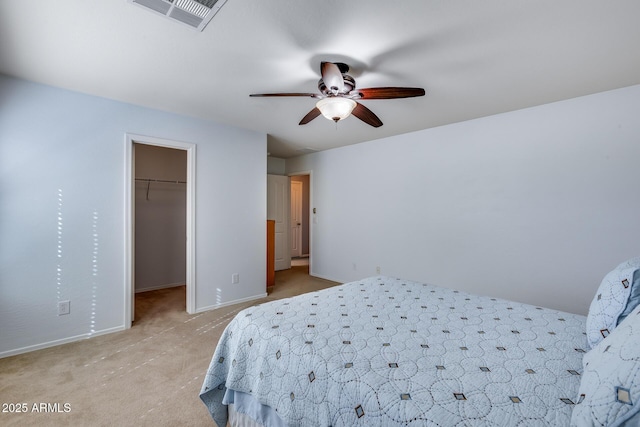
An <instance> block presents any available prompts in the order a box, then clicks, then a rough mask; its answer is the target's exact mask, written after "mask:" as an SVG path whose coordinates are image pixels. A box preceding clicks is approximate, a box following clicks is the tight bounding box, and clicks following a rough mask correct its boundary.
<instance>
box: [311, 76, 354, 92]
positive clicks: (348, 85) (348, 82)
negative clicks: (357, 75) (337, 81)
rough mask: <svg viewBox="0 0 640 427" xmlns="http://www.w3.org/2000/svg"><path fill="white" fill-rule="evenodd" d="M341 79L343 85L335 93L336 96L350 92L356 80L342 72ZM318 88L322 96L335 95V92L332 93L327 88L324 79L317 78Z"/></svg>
mask: <svg viewBox="0 0 640 427" xmlns="http://www.w3.org/2000/svg"><path fill="white" fill-rule="evenodd" d="M342 79H343V80H344V87H343V89H342V90H341V91H340V92H338V94H337V95H338V96H340V95H347V94H348V93H349V92H351V91H352V90H353V89H355V87H356V81H355V79H354V78H353V77H351V76H350V75H348V74H344V73H343V74H342ZM318 90H319V91H320V93H321V94H323V95H324V96H335V94H334V93H333V91H332V90H331V88H328V87H327V85H326V84H325V83H324V80H322V79H320V80H318Z"/></svg>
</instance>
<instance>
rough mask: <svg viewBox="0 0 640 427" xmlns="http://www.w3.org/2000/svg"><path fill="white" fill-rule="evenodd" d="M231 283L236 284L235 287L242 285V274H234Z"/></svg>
mask: <svg viewBox="0 0 640 427" xmlns="http://www.w3.org/2000/svg"><path fill="white" fill-rule="evenodd" d="M231 283H232V284H234V285H235V284H238V283H240V274H238V273H233V274H232V275H231Z"/></svg>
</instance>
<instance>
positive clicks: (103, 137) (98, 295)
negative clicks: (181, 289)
mask: <svg viewBox="0 0 640 427" xmlns="http://www.w3.org/2000/svg"><path fill="white" fill-rule="evenodd" d="M127 133H131V134H137V135H149V136H152V137H156V138H163V139H167V140H175V141H181V142H188V143H192V144H196V147H197V150H196V165H195V171H196V181H197V182H196V189H195V198H196V209H195V212H194V216H195V232H196V241H195V246H196V247H195V266H196V267H195V295H196V301H195V305H196V310H197V311H202V310H207V309H210V308H215V307H218V306H220V305H222V304H229V303H233V302H236V301H242V300H247V299H252V298H255V297H259V296H261V295H264V293H265V280H266V273H265V271H266V236H265V232H264V224H265V219H266V175H267V171H266V161H265V158H266V156H267V153H266V135H264V134H259V133H256V132H252V131H247V130H242V129H237V128H233V127H230V126H223V125H220V124H216V123H213V122H208V121H204V120H199V119H194V118H189V117H184V116H178V115H174V114H169V113H165V112H161V111H157V110H152V109H148V108H142V107H136V106H133V105H129V104H124V103H120V102H115V101H110V100H107V99H103V98H97V97H92V96H87V95H83V94H79V93H75V92H71V91H66V90H62V89H58V88H53V87H49V86H44V85H39V84H35V83H30V82H26V81H23V80H17V79H13V78H10V77H7V76H3V75H0V334H1V336H0V357H2V356H8V355H11V354H16V353H20V352H25V351H29V350H34V349H37V348H42V347H46V346H51V345H56V344H61V343H64V342H69V341H74V340H78V339H82V338H86V337H90V336H93V335H96V334H102V333H107V332H113V331H117V330H121V329H123V328H124V327H125V324H124V322H125V313H124V301H125V298H126V297H127V296H126V295H125V255H124V254H125V194H126V187H125V186H126V185H129V184H128V183H125V176H126V174H125V158H126V147H127V146H126V134H127ZM234 273H239V276H240V283H239V284H237V285H232V284H231V276H232V274H234ZM61 300H70V301H71V313H70V314H69V315H65V316H58V315H57V305H58V301H61Z"/></svg>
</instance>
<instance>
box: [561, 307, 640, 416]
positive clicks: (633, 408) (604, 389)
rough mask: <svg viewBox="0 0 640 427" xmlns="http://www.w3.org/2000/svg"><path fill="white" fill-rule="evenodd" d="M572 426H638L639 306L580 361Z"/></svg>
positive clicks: (639, 379)
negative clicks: (579, 378) (580, 366)
mask: <svg viewBox="0 0 640 427" xmlns="http://www.w3.org/2000/svg"><path fill="white" fill-rule="evenodd" d="M582 365H583V368H584V370H583V372H582V380H581V382H580V390H579V391H578V398H577V400H576V402H577V404H576V405H575V407H574V409H573V413H572V414H571V425H572V426H578V427H585V426H609V427H622V426H625V427H632V426H640V306H638V307H636V309H635V310H633V311H632V312H631V314H629V316H627V318H626V319H625V320H624V321H623V322H622V323H620V325H619V326H618V327H617V328H616V329H615V330H614V331H613V332H612V333H611V335H609V337H608V338H607V339H606V340H604V341H602V342H601V343H600V344H598V345H597V346H596V347H595V348H594V349H593V350H591V351H589V352H588V353H587V354H586V355H585V356H584V358H583V359H582Z"/></svg>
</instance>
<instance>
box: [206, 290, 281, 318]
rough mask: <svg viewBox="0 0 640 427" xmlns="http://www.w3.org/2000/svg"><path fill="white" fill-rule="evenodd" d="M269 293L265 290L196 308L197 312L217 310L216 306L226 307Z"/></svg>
mask: <svg viewBox="0 0 640 427" xmlns="http://www.w3.org/2000/svg"><path fill="white" fill-rule="evenodd" d="M267 295H268V294H267V293H266V292H265V293H264V294H259V295H254V296H251V297H247V298H240V299H236V300H233V301H228V302H223V303H221V304H215V305H209V306H207V307H200V308H197V309H196V313H202V312H204V311H209V310H215V309H216V308H222V307H226V306H228V305H233V304H240V303H241V302H247V301H254V300H257V299H260V298H265V297H267Z"/></svg>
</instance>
